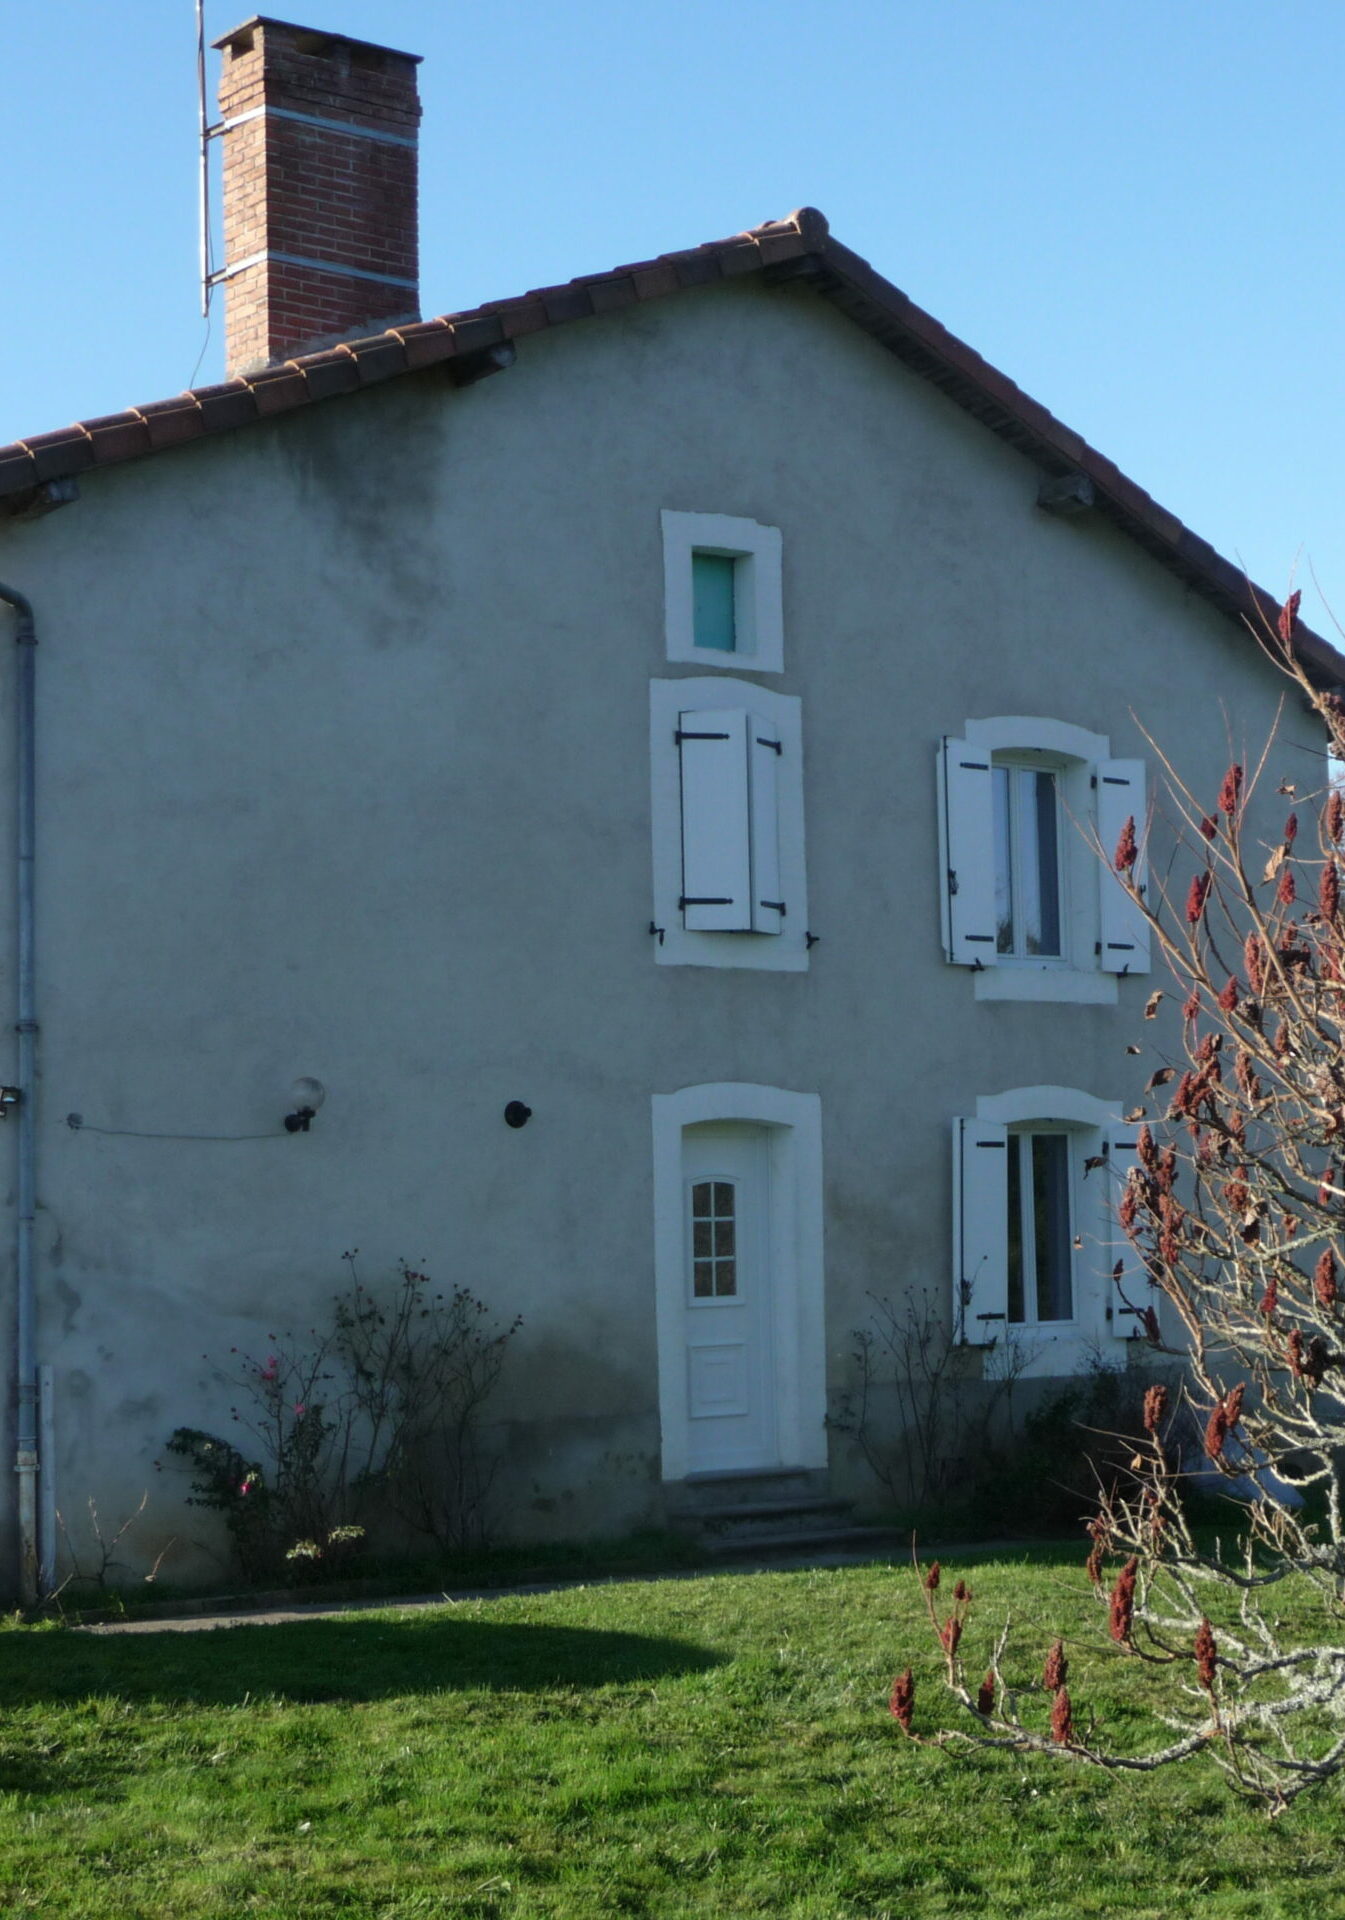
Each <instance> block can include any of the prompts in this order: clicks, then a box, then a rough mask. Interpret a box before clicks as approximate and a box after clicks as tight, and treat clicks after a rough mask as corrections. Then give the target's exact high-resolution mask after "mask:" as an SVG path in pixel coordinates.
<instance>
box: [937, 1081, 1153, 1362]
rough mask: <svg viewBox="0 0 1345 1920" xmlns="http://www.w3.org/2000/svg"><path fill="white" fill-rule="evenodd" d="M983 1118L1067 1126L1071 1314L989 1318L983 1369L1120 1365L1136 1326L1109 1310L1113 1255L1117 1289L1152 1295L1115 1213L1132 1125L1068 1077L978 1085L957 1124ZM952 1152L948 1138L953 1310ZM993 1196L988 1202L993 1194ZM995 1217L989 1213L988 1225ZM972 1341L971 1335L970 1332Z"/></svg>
mask: <svg viewBox="0 0 1345 1920" xmlns="http://www.w3.org/2000/svg"><path fill="white" fill-rule="evenodd" d="M987 1122H988V1123H989V1127H990V1129H995V1130H998V1131H1000V1132H1001V1133H1003V1132H1011V1133H1024V1134H1031V1133H1033V1132H1063V1133H1065V1134H1066V1135H1067V1136H1068V1138H1069V1142H1070V1189H1071V1192H1070V1199H1071V1216H1072V1218H1071V1227H1072V1231H1073V1235H1074V1248H1073V1255H1074V1261H1073V1274H1072V1284H1073V1296H1074V1297H1073V1306H1074V1313H1073V1318H1072V1319H1071V1320H1069V1321H1060V1322H1049V1321H1047V1322H1040V1323H1038V1322H1034V1321H1027V1322H1025V1323H1022V1324H1015V1325H1012V1326H1011V1325H1009V1324H1008V1323H1007V1321H1005V1322H1004V1323H1003V1324H1002V1327H1001V1326H1000V1324H999V1323H996V1328H997V1337H996V1342H995V1345H994V1346H993V1347H990V1348H988V1349H987V1355H986V1369H987V1373H988V1374H989V1375H991V1376H994V1375H995V1374H996V1373H998V1372H1001V1371H1002V1370H1003V1368H1004V1365H1005V1363H1006V1361H1007V1360H1008V1359H1009V1358H1010V1356H1012V1359H1013V1363H1014V1365H1015V1368H1021V1373H1022V1377H1024V1378H1027V1379H1049V1378H1052V1377H1057V1376H1065V1375H1071V1374H1078V1373H1083V1372H1086V1371H1087V1369H1088V1368H1089V1366H1090V1365H1094V1364H1097V1363H1099V1362H1101V1363H1102V1364H1104V1365H1111V1366H1121V1365H1123V1364H1124V1354H1125V1349H1126V1346H1127V1345H1128V1344H1129V1343H1130V1341H1132V1340H1134V1339H1137V1338H1139V1337H1141V1336H1140V1329H1139V1327H1138V1324H1137V1322H1136V1321H1135V1319H1134V1317H1133V1315H1127V1314H1125V1313H1124V1312H1122V1311H1120V1310H1119V1303H1120V1298H1121V1296H1120V1293H1119V1292H1118V1291H1117V1289H1116V1287H1115V1285H1114V1283H1113V1281H1112V1278H1111V1273H1112V1268H1113V1266H1114V1264H1115V1262H1116V1261H1117V1260H1118V1259H1120V1260H1121V1261H1122V1262H1123V1264H1124V1266H1125V1268H1126V1277H1125V1281H1124V1292H1125V1296H1126V1298H1127V1299H1129V1300H1130V1301H1132V1302H1134V1303H1136V1304H1147V1303H1149V1302H1150V1301H1151V1299H1152V1294H1151V1290H1150V1289H1149V1287H1148V1285H1147V1282H1146V1281H1145V1279H1144V1277H1143V1275H1142V1273H1140V1272H1139V1271H1138V1269H1137V1267H1136V1265H1135V1256H1134V1254H1133V1250H1132V1249H1131V1247H1130V1245H1129V1242H1128V1241H1127V1240H1126V1238H1125V1235H1124V1233H1123V1232H1122V1230H1121V1226H1120V1223H1119V1221H1118V1220H1117V1218H1116V1207H1117V1204H1118V1202H1119V1200H1120V1196H1121V1191H1122V1187H1123V1185H1124V1181H1125V1176H1126V1171H1127V1169H1128V1167H1129V1165H1130V1164H1131V1161H1132V1159H1133V1151H1132V1142H1133V1136H1134V1131H1135V1130H1134V1128H1133V1127H1127V1126H1126V1125H1125V1123H1124V1122H1123V1120H1122V1118H1121V1108H1120V1104H1119V1103H1118V1102H1114V1101H1108V1100H1099V1099H1098V1098H1096V1097H1095V1096H1094V1095H1093V1094H1089V1093H1084V1092H1081V1091H1080V1090H1079V1089H1078V1088H1075V1087H1059V1086H1045V1085H1043V1086H1029V1087H1011V1088H1009V1089H1007V1090H1006V1091H1005V1092H1003V1093H998V1094H989V1095H981V1096H980V1097H978V1099H977V1101H976V1122H975V1123H971V1122H968V1123H957V1125H958V1126H966V1127H968V1128H970V1127H972V1126H973V1125H980V1124H981V1123H987ZM983 1130H984V1129H983ZM955 1137H956V1128H955ZM972 1151H975V1149H974V1148H973V1149H972ZM1000 1157H1001V1158H1002V1157H1003V1156H1002V1155H1001V1156H1000ZM1098 1158H1102V1159H1103V1160H1104V1164H1103V1165H1101V1166H1098V1167H1094V1168H1092V1169H1091V1170H1086V1169H1085V1164H1084V1163H1085V1161H1087V1160H1093V1159H1098ZM957 1162H958V1153H957V1147H956V1144H955V1165H954V1190H955V1191H954V1200H955V1226H954V1249H953V1258H954V1273H953V1279H954V1296H955V1297H954V1313H955V1315H956V1314H957V1312H958V1309H959V1304H960V1303H959V1301H958V1299H957V1297H956V1296H957V1291H958V1282H959V1279H960V1275H959V1272H958V1266H959V1264H960V1263H961V1261H960V1256H961V1248H960V1246H959V1241H958V1236H959V1233H960V1232H961V1231H962V1225H961V1222H960V1221H959V1220H958V1218H957V1211H956V1210H957V1206H958V1203H959V1200H960V1198H961V1195H960V1192H959V1189H960V1188H961V1185H962V1170H961V1167H960V1165H959V1164H957ZM969 1204H970V1203H969ZM994 1204H995V1206H996V1207H998V1205H999V1202H998V1201H996V1202H995V1203H994ZM995 1224H996V1223H992V1227H994V1226H995ZM1003 1229H1004V1232H1005V1234H1006V1236H1007V1229H1008V1210H1007V1205H1005V1206H1004V1209H1003ZM967 1231H968V1233H971V1232H972V1231H973V1225H972V1223H968V1226H967ZM994 1304H996V1305H999V1304H1000V1303H999V1302H998V1301H996V1302H995V1303H994ZM1109 1309H1110V1310H1111V1311H1110V1312H1109V1311H1108V1310H1109ZM973 1317H974V1316H973ZM972 1331H973V1332H974V1329H973V1330H972ZM987 1331H988V1329H987ZM972 1344H977V1342H976V1341H975V1339H974V1338H973V1340H972Z"/></svg>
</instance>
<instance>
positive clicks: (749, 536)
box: [662, 510, 785, 673]
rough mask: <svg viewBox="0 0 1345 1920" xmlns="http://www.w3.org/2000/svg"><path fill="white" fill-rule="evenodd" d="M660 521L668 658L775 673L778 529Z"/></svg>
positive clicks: (703, 519)
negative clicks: (661, 524)
mask: <svg viewBox="0 0 1345 1920" xmlns="http://www.w3.org/2000/svg"><path fill="white" fill-rule="evenodd" d="M662 519H663V610H664V634H665V641H666V645H667V652H668V658H669V659H670V660H681V661H686V662H687V663H688V664H689V663H691V662H692V661H697V662H699V663H700V664H701V665H703V666H714V665H721V666H726V667H727V666H732V667H733V668H734V669H735V670H739V671H741V670H742V669H743V668H746V669H747V670H748V671H749V672H751V673H781V672H783V670H784V664H785V662H784V627H783V616H782V610H781V586H780V556H781V539H780V531H779V529H778V527H763V526H761V525H760V524H759V523H758V522H757V521H756V520H743V519H740V518H738V517H737V516H736V515H732V514H727V513H673V512H670V511H668V510H665V511H664V513H663V516H662Z"/></svg>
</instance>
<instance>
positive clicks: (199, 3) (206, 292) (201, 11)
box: [196, 0, 210, 320]
mask: <svg viewBox="0 0 1345 1920" xmlns="http://www.w3.org/2000/svg"><path fill="white" fill-rule="evenodd" d="M196 101H197V109H198V121H199V127H200V138H201V316H202V318H203V319H206V320H208V319H209V318H210V130H209V122H208V120H207V118H206V97H205V0H196Z"/></svg>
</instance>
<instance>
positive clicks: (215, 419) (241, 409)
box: [196, 380, 258, 433]
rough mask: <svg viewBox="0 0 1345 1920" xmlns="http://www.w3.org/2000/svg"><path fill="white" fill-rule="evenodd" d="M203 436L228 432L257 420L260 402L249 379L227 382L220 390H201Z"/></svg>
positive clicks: (216, 388)
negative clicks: (230, 429) (256, 398)
mask: <svg viewBox="0 0 1345 1920" xmlns="http://www.w3.org/2000/svg"><path fill="white" fill-rule="evenodd" d="M196 401H197V404H198V406H199V407H200V409H201V430H202V432H203V433H227V432H228V430H229V428H230V427H246V426H248V425H250V424H251V422H252V421H254V420H255V419H257V417H258V415H257V402H256V400H255V399H254V397H253V393H252V388H251V387H250V386H249V385H248V383H247V381H246V380H223V381H221V382H220V384H219V385H218V386H217V387H198V388H197V389H196Z"/></svg>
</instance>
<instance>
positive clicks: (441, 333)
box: [397, 320, 458, 373]
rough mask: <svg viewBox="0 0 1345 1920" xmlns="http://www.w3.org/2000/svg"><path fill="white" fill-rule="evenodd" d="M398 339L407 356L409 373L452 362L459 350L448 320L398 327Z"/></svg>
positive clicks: (423, 321) (421, 322) (420, 321)
mask: <svg viewBox="0 0 1345 1920" xmlns="http://www.w3.org/2000/svg"><path fill="white" fill-rule="evenodd" d="M397 338H398V339H399V340H400V341H401V343H402V350H403V352H404V353H405V354H406V367H407V372H408V373H417V372H419V371H420V369H421V368H422V367H437V366H439V365H441V363H442V362H443V361H445V360H451V359H452V358H453V355H454V354H455V353H456V352H457V350H458V343H457V340H456V339H455V338H454V334H453V329H452V327H451V326H450V325H449V324H448V322H447V321H446V320H418V321H416V323H415V324H414V325H413V326H409V327H398V329H397Z"/></svg>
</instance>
